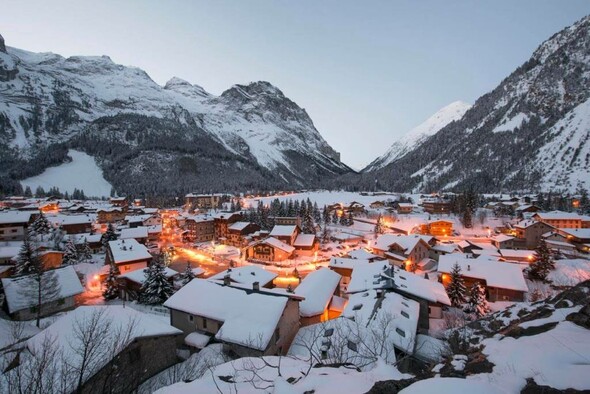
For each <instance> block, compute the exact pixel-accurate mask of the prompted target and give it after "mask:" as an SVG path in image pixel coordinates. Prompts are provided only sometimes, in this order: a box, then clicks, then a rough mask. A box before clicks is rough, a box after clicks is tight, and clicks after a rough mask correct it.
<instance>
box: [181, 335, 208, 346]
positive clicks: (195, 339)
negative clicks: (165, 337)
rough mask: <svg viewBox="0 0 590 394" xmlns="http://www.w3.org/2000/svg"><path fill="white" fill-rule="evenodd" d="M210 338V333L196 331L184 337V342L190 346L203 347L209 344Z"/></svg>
mask: <svg viewBox="0 0 590 394" xmlns="http://www.w3.org/2000/svg"><path fill="white" fill-rule="evenodd" d="M210 340H211V337H210V336H209V335H206V334H202V333H200V332H197V331H194V332H191V333H190V334H188V335H187V336H186V338H184V343H186V344H187V345H188V346H192V347H196V348H197V349H203V348H204V347H205V346H207V344H208V343H209V341H210Z"/></svg>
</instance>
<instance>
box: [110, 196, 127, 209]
mask: <svg viewBox="0 0 590 394" xmlns="http://www.w3.org/2000/svg"><path fill="white" fill-rule="evenodd" d="M109 202H110V203H111V205H112V206H115V207H126V206H127V205H128V202H127V197H111V198H109Z"/></svg>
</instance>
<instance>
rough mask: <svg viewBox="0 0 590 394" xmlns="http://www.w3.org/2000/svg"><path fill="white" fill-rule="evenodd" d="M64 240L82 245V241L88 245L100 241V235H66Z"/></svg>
mask: <svg viewBox="0 0 590 394" xmlns="http://www.w3.org/2000/svg"><path fill="white" fill-rule="evenodd" d="M64 238H66V239H71V240H72V242H74V243H75V244H83V243H84V240H86V241H88V242H89V243H95V242H100V240H101V239H102V234H100V233H99V234H90V233H83V234H67V235H66V236H65V237H64Z"/></svg>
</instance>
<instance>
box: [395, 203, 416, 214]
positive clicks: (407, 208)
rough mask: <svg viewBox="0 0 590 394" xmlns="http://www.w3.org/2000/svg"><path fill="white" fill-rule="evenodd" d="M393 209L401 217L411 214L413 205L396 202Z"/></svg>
mask: <svg viewBox="0 0 590 394" xmlns="http://www.w3.org/2000/svg"><path fill="white" fill-rule="evenodd" d="M395 209H396V210H397V213H399V214H402V215H403V214H408V213H412V211H413V210H414V204H412V203H409V202H398V203H396V204H395Z"/></svg>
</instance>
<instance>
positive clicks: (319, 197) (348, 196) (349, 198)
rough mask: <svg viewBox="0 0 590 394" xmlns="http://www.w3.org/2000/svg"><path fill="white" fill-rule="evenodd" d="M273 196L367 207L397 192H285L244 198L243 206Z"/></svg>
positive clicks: (265, 202) (322, 204)
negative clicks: (373, 193)
mask: <svg viewBox="0 0 590 394" xmlns="http://www.w3.org/2000/svg"><path fill="white" fill-rule="evenodd" d="M275 198H278V199H279V201H287V200H299V201H301V200H307V199H308V198H309V199H310V200H311V202H316V203H317V204H318V206H319V207H320V208H321V207H323V206H324V205H330V204H335V203H343V204H350V203H351V202H353V201H356V202H360V203H361V204H364V205H365V206H366V207H368V206H369V205H370V204H371V203H372V202H374V201H384V200H387V199H392V200H397V198H398V194H393V193H392V194H385V195H383V194H381V195H376V196H371V195H367V196H363V195H361V194H360V193H355V192H345V191H327V190H319V191H312V192H305V193H292V194H287V195H284V196H270V197H256V198H246V199H244V206H245V207H246V208H248V207H250V206H253V207H256V205H257V204H258V201H259V200H262V202H263V204H265V205H268V204H270V203H271V202H272V201H273V200H274V199H275Z"/></svg>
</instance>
